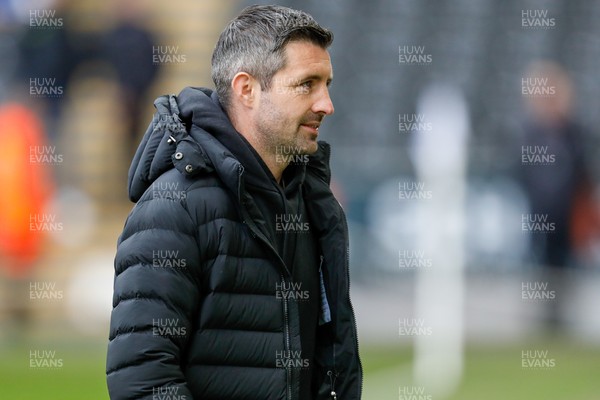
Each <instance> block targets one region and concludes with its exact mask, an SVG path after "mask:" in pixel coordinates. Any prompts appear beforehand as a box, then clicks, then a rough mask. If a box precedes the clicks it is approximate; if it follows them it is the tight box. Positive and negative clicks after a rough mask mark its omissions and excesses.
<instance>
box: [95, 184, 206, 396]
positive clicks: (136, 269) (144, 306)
mask: <svg viewBox="0 0 600 400" xmlns="http://www.w3.org/2000/svg"><path fill="white" fill-rule="evenodd" d="M148 192H151V190H149V191H148ZM184 203H185V202H184V201H181V200H173V199H168V198H161V197H160V196H159V197H158V198H154V197H153V196H152V195H151V194H150V195H149V194H148V193H146V194H145V195H144V196H143V197H142V199H141V200H140V202H139V203H138V204H137V205H136V207H135V208H134V209H133V211H132V212H131V214H130V215H129V217H128V219H127V222H126V223H125V228H124V230H123V233H122V235H121V237H120V238H119V241H118V246H117V254H116V258H115V281H114V295H113V310H112V314H111V321H110V334H109V344H108V354H107V365H106V374H107V384H108V390H109V394H110V398H111V399H113V400H121V399H152V398H163V397H164V398H179V399H186V400H191V399H193V397H192V395H191V393H190V391H189V389H188V386H187V383H186V378H185V376H184V374H183V372H182V366H183V365H184V363H185V362H186V359H185V356H184V354H185V349H186V346H187V343H188V341H189V339H190V335H191V334H192V333H193V332H192V326H193V324H194V320H193V318H194V316H196V315H197V312H198V303H199V298H200V293H199V290H200V289H199V288H200V286H199V282H198V281H197V280H196V273H197V271H198V270H199V265H198V264H199V263H200V251H199V246H198V243H197V239H196V235H195V225H194V223H193V222H192V219H191V217H190V216H189V214H188V212H187V210H186V209H185V206H184ZM161 396H162V397H161ZM165 396H167V397H165Z"/></svg>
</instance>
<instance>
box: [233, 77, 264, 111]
mask: <svg viewBox="0 0 600 400" xmlns="http://www.w3.org/2000/svg"><path fill="white" fill-rule="evenodd" d="M231 91H232V94H233V97H234V98H235V99H236V100H237V101H238V102H239V103H240V104H242V105H243V106H245V107H249V108H252V107H253V106H254V104H255V102H256V97H257V94H258V92H259V91H260V84H259V83H258V81H257V80H256V79H254V77H253V76H252V75H250V74H249V73H247V72H238V73H237V74H235V76H234V77H233V79H232V80H231Z"/></svg>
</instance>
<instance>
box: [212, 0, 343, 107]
mask: <svg viewBox="0 0 600 400" xmlns="http://www.w3.org/2000/svg"><path fill="white" fill-rule="evenodd" d="M302 40H306V41H309V42H311V43H314V44H316V45H318V46H320V47H321V48H323V49H326V48H328V47H329V46H330V45H331V43H332V42H333V33H332V32H331V31H329V30H328V29H325V28H323V27H322V26H320V25H319V24H318V23H317V22H316V21H315V20H314V18H313V17H312V16H311V15H310V14H308V13H306V12H304V11H299V10H294V9H291V8H287V7H283V6H277V5H269V6H260V5H254V6H250V7H247V8H245V9H244V10H243V11H242V13H241V14H240V15H238V16H237V17H236V18H235V19H233V20H232V21H231V22H229V24H228V25H227V26H226V27H225V29H224V30H223V32H221V35H220V36H219V40H218V41H217V45H216V46H215V49H214V51H213V54H212V79H213V82H214V84H215V87H216V90H217V93H218V94H219V98H220V101H221V104H222V105H223V107H225V109H227V108H228V107H229V101H230V94H231V80H232V79H233V77H234V76H235V74H237V73H238V72H240V71H244V72H247V73H248V74H250V75H252V76H253V77H255V78H256V79H257V80H258V81H259V82H260V85H261V88H262V89H263V90H268V89H269V88H270V86H271V80H272V78H273V75H275V74H276V73H277V71H279V70H280V69H281V68H284V67H285V63H286V59H285V53H284V51H285V46H286V44H287V43H289V42H291V41H302Z"/></svg>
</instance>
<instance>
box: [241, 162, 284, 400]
mask: <svg viewBox="0 0 600 400" xmlns="http://www.w3.org/2000/svg"><path fill="white" fill-rule="evenodd" d="M243 174H244V167H243V166H242V165H240V167H239V170H238V198H239V202H240V204H241V206H242V221H243V223H244V224H246V225H247V226H248V228H250V232H251V233H252V236H254V237H257V238H258V239H260V240H261V241H262V242H263V243H264V244H266V245H267V247H268V248H269V249H270V250H271V252H272V253H273V254H274V255H275V258H276V260H277V261H278V262H279V264H280V266H281V267H283V268H282V269H283V270H284V271H286V270H287V267H286V265H285V262H284V261H283V259H282V258H281V257H280V256H279V254H278V253H277V251H276V250H275V248H274V247H273V246H272V245H271V243H270V242H269V240H268V239H267V238H265V237H264V236H263V234H262V232H260V231H259V230H258V229H257V228H256V226H255V225H254V221H253V220H252V218H251V217H250V216H249V215H246V214H248V212H247V211H246V208H245V202H244V200H243V199H242V198H241V196H242V192H241V185H242V175H243ZM284 204H285V203H284ZM280 276H281V282H282V284H284V283H285V275H284V274H283V272H280ZM282 297H283V299H282V300H283V321H284V322H283V330H284V336H285V350H287V351H291V344H290V342H291V339H290V322H289V311H288V300H287V298H285V296H282ZM290 368H291V367H286V375H287V382H286V388H287V393H286V396H287V400H291V399H292V379H291V369H290Z"/></svg>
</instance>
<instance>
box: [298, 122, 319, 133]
mask: <svg viewBox="0 0 600 400" xmlns="http://www.w3.org/2000/svg"><path fill="white" fill-rule="evenodd" d="M320 125H321V123H320V122H305V123H303V124H301V125H300V126H302V127H304V128H306V129H308V130H309V131H311V132H313V133H319V126H320Z"/></svg>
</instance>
